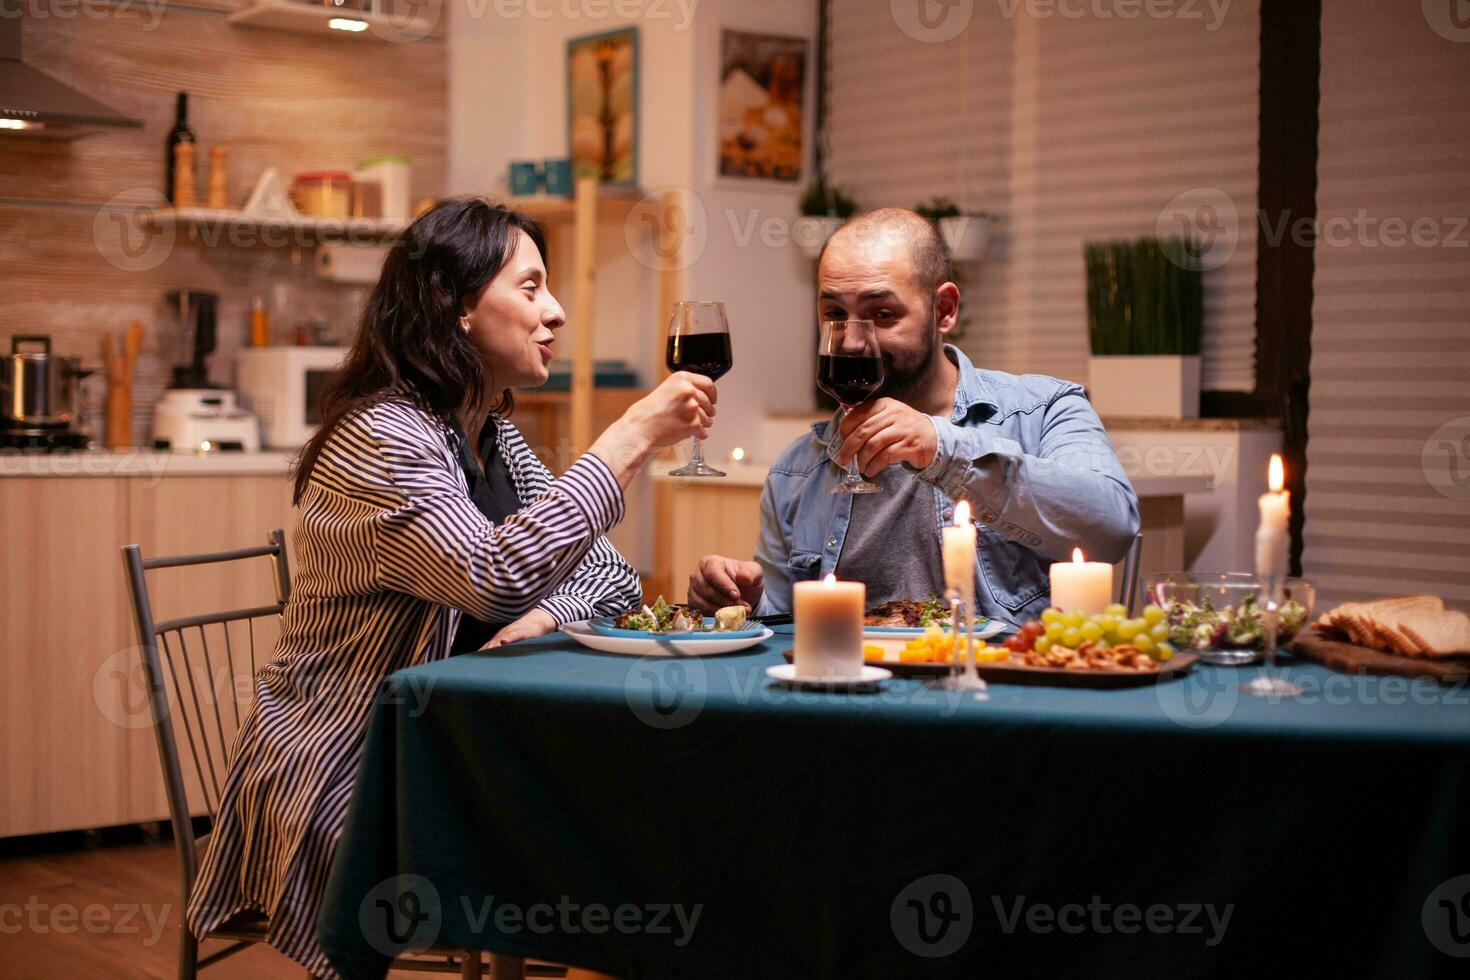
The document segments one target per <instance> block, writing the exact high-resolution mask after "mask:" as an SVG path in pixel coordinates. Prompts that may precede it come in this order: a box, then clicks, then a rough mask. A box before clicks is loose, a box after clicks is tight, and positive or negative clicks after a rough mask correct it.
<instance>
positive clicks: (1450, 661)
mask: <svg viewBox="0 0 1470 980" xmlns="http://www.w3.org/2000/svg"><path fill="white" fill-rule="evenodd" d="M1291 649H1292V650H1293V651H1294V652H1296V653H1297V654H1298V655H1299V656H1302V657H1305V658H1306V659H1308V660H1312V661H1315V662H1317V663H1319V664H1322V665H1323V666H1324V667H1331V668H1332V669H1333V670H1340V671H1342V672H1343V673H1346V674H1397V675H1399V676H1402V677H1433V678H1434V679H1435V680H1438V681H1440V682H1442V683H1445V684H1459V683H1463V682H1464V681H1466V680H1470V657H1436V658H1429V657H1403V656H1399V655H1398V654H1395V653H1384V652H1383V651H1382V650H1372V649H1369V648H1368V647H1360V646H1358V645H1357V644H1355V643H1343V642H1341V641H1340V640H1329V639H1326V638H1325V637H1321V636H1317V635H1316V634H1314V633H1312V632H1311V631H1310V630H1305V631H1303V633H1302V635H1301V636H1298V637H1297V638H1296V640H1295V642H1293V643H1292V645H1291Z"/></svg>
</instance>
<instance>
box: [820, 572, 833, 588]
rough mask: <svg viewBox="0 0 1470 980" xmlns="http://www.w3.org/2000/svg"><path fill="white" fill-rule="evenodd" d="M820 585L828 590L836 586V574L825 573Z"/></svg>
mask: <svg viewBox="0 0 1470 980" xmlns="http://www.w3.org/2000/svg"><path fill="white" fill-rule="evenodd" d="M822 584H823V585H825V586H826V587H827V588H829V589H830V588H832V587H833V586H835V585H836V584H837V573H836V572H828V573H827V577H826V578H824V579H822Z"/></svg>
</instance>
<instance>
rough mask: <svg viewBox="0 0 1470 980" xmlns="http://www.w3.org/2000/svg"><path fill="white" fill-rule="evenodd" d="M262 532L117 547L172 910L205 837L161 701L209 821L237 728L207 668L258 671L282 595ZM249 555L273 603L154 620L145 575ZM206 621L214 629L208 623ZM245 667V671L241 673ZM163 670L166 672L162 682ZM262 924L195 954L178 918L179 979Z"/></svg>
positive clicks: (234, 701) (440, 963) (449, 956)
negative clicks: (194, 551) (137, 655)
mask: <svg viewBox="0 0 1470 980" xmlns="http://www.w3.org/2000/svg"><path fill="white" fill-rule="evenodd" d="M268 538H269V543H268V544H266V545H263V546H261V547H257V548H242V549H240V550H237V551H222V552H215V553H213V554H203V555H184V556H178V557H171V558H144V557H143V553H142V550H141V549H140V548H139V547H138V546H137V545H135V544H130V545H128V546H127V547H125V548H123V549H122V553H123V565H124V566H125V569H126V573H127V580H128V588H129V591H130V592H131V593H132V600H133V614H134V617H135V619H136V622H137V627H138V643H139V646H140V648H141V650H142V656H143V670H144V678H145V681H146V683H147V685H148V710H149V714H150V716H151V719H152V723H153V733H154V737H155V740H156V742H157V745H158V759H159V763H160V764H161V765H162V767H163V784H164V789H165V791H166V792H167V794H168V813H169V822H170V824H172V826H173V833H174V844H175V847H176V848H177V849H178V855H179V892H180V905H179V907H180V909H181V910H183V909H187V908H188V907H189V897H190V895H191V893H192V891H193V888H194V880H195V877H196V875H197V874H198V869H199V852H200V851H201V850H203V847H202V844H203V843H204V841H205V840H206V838H207V836H208V835H204V836H200V837H197V838H196V837H195V836H194V823H193V814H194V812H195V810H194V809H193V808H191V805H190V802H189V792H188V785H187V783H186V781H185V778H184V771H183V767H182V765H181V764H180V761H179V744H178V739H177V732H176V729H175V725H174V722H175V711H174V708H173V706H172V705H171V704H170V701H169V694H170V693H172V695H173V702H174V704H176V705H177V706H178V710H177V719H178V721H179V722H180V723H181V724H182V728H183V730H184V736H185V740H186V741H187V742H188V746H189V756H190V758H191V759H192V761H193V770H194V772H193V774H194V776H195V777H196V778H197V780H198V783H197V787H198V788H197V789H196V794H197V795H198V796H199V797H200V798H201V800H202V803H203V807H204V811H205V812H206V813H207V814H208V816H209V818H210V821H211V824H212V823H213V819H214V815H215V813H216V812H217V811H218V809H219V802H220V790H221V788H222V787H223V784H224V778H225V773H226V772H227V771H228V768H229V767H228V753H229V749H230V744H231V743H232V742H233V740H234V735H235V732H236V731H237V730H238V729H239V726H240V719H241V715H242V712H241V710H240V704H239V701H240V699H239V698H238V697H229V698H228V700H229V701H230V705H231V708H232V710H230V711H228V712H226V711H222V710H221V705H220V703H219V701H220V700H221V699H220V698H218V697H217V696H215V695H216V693H217V692H218V690H219V685H218V684H217V683H215V682H216V680H217V679H218V674H217V673H216V666H219V667H221V668H222V669H223V671H224V672H225V673H227V675H228V677H229V680H230V684H231V690H233V689H234V685H235V682H236V681H237V680H238V679H239V678H241V677H243V678H245V679H247V680H248V679H249V678H251V677H253V676H254V675H255V672H256V670H257V669H258V667H259V666H261V665H262V664H264V663H265V662H268V661H269V658H270V654H271V651H269V650H266V651H263V653H262V654H261V655H259V656H258V655H257V651H256V649H255V622H256V621H257V620H261V619H267V618H269V617H273V616H279V615H280V614H281V612H282V611H283V610H284V609H285V608H286V600H287V598H288V597H289V596H290V594H291V577H290V569H289V567H288V565H287V558H286V538H285V535H284V534H283V533H282V532H281V531H280V529H277V530H274V531H272V532H270V534H269V536H268ZM257 558H269V559H270V561H271V565H272V567H273V570H274V573H275V594H276V601H275V602H274V603H272V604H270V605H265V606H256V607H254V608H247V609H236V610H232V611H229V612H214V613H203V614H200V615H194V616H184V617H181V618H178V619H170V620H166V621H164V622H161V623H156V622H154V621H153V609H152V606H151V604H150V603H149V599H148V583H147V580H146V577H145V573H147V572H150V571H154V570H157V569H164V568H184V567H197V566H201V565H219V564H222V563H226V562H236V561H247V560H250V559H257ZM239 623H244V624H245V628H244V629H237V630H235V633H236V634H239V633H242V632H243V633H245V634H246V635H245V637H244V638H243V639H244V641H245V642H243V643H237V642H235V638H232V636H231V630H230V626H231V625H232V624H239ZM215 627H217V629H212V628H215ZM210 632H213V633H214V636H215V646H214V647H213V648H211V646H210ZM191 637H192V638H193V642H192V643H191V642H190V638H191ZM160 650H162V652H163V656H162V657H160V655H159V651H160ZM247 654H248V660H247ZM165 665H166V668H167V669H166V672H165ZM247 667H248V673H241V671H243V670H245V669H246V668H247ZM165 676H167V678H168V687H167V688H165V681H164V678H165ZM269 926H270V922H269V921H268V920H267V919H266V918H265V916H262V915H259V914H257V913H244V914H241V915H238V916H235V917H234V918H232V919H230V920H229V921H228V922H225V923H223V924H222V925H221V926H220V927H219V928H217V929H215V930H214V931H213V932H211V933H210V934H209V935H208V936H206V937H204V938H205V939H220V940H225V941H227V942H228V943H229V945H228V946H225V947H224V948H222V949H219V950H216V951H214V952H212V953H210V954H209V955H207V956H204V957H202V958H201V957H200V955H199V940H198V939H197V938H196V937H195V936H194V934H193V933H191V932H190V931H189V928H188V925H187V923H181V925H180V928H179V977H180V978H181V980H192V978H193V977H195V976H196V975H197V973H198V971H199V970H200V969H202V968H203V967H206V966H212V965H213V964H215V963H218V962H219V961H220V960H223V959H225V958H226V957H229V956H233V955H234V954H236V953H238V952H240V951H241V950H242V949H245V948H247V947H249V946H251V945H253V944H255V943H259V942H263V941H264V940H265V936H266V932H267V930H268V928H269ZM482 966H483V964H482V958H481V954H480V952H479V951H478V950H468V951H466V950H451V949H447V948H440V947H431V948H430V949H429V950H427V951H426V952H425V953H423V954H422V955H421V956H417V957H404V958H402V959H399V960H395V961H394V963H393V968H394V969H400V970H415V971H429V972H438V973H458V974H459V975H460V976H461V977H480V976H482V975H483V970H482ZM491 970H492V974H493V976H494V977H496V978H497V980H517V978H519V977H521V976H523V975H524V971H525V967H524V964H523V962H522V961H521V960H520V959H519V958H515V957H503V956H499V955H493V956H492V957H491ZM533 972H534V971H533Z"/></svg>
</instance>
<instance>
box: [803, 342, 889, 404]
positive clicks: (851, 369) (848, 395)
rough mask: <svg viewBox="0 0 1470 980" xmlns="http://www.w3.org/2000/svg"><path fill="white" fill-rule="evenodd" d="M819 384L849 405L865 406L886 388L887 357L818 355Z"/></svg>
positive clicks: (840, 401)
mask: <svg viewBox="0 0 1470 980" xmlns="http://www.w3.org/2000/svg"><path fill="white" fill-rule="evenodd" d="M817 384H819V385H821V386H822V390H823V391H825V392H826V393H827V394H829V395H831V396H832V397H833V398H835V399H837V402H838V404H840V405H842V406H843V407H845V408H846V407H851V406H853V405H861V404H862V403H863V402H865V401H867V400H868V399H869V398H872V397H873V396H874V395H875V394H877V392H878V389H879V388H881V387H883V359H882V358H881V357H851V356H848V355H844V354H823V355H821V356H820V357H818V358H817Z"/></svg>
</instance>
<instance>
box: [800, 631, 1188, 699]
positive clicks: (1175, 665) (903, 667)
mask: <svg viewBox="0 0 1470 980" xmlns="http://www.w3.org/2000/svg"><path fill="white" fill-rule="evenodd" d="M868 642H870V643H871V642H872V641H871V640H869V641H868ZM783 656H785V657H786V660H787V661H788V662H789V661H790V660H791V656H792V654H791V651H790V650H787V651H785V653H784V654H783ZM1198 659H1199V658H1198V657H1196V656H1195V655H1194V654H1192V653H1176V654H1174V656H1172V657H1170V658H1169V659H1168V660H1166V661H1164V663H1163V664H1162V665H1161V666H1160V667H1159V669H1158V670H1058V669H1057V668H1055V667H1030V666H1027V665H1026V664H1018V663H1014V662H1008V661H1003V660H1002V661H998V662H996V663H977V664H976V665H975V670H976V671H977V672H978V673H979V674H980V677H981V679H982V680H984V681H985V683H987V684H1024V685H1027V686H1029V687H1088V688H1095V689H1099V690H1109V689H1114V688H1120V687H1147V686H1148V685H1150V684H1161V683H1163V682H1164V681H1172V680H1177V679H1178V678H1180V677H1183V676H1184V675H1185V674H1187V673H1189V670H1190V668H1192V667H1193V666H1194V664H1195V661H1196V660H1198ZM863 662H864V663H865V664H869V665H871V666H873V667H882V668H883V669H884V670H891V671H893V676H895V677H943V676H944V675H946V674H948V673H949V665H948V664H939V663H917V662H912V661H911V662H909V663H903V662H902V661H897V660H865V661H863Z"/></svg>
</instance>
